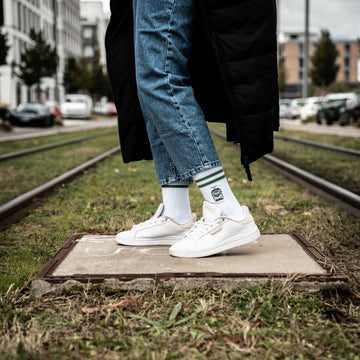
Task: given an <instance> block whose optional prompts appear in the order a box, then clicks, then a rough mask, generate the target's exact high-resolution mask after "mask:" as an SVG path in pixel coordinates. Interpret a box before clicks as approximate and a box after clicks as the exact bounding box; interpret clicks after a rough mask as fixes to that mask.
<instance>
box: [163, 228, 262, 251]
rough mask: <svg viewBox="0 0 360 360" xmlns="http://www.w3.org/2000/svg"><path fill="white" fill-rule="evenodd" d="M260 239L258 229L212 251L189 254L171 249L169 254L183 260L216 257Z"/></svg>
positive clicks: (230, 240)
mask: <svg viewBox="0 0 360 360" xmlns="http://www.w3.org/2000/svg"><path fill="white" fill-rule="evenodd" d="M259 237H260V231H259V229H258V228H257V227H256V229H254V231H253V232H251V233H249V234H247V235H246V236H244V235H242V236H241V237H233V238H232V239H229V241H228V242H226V243H225V244H222V245H219V246H216V247H213V248H211V249H207V250H202V251H198V252H196V251H195V252H189V251H176V250H175V251H174V250H172V249H171V248H170V250H169V254H170V255H171V256H175V257H182V258H200V257H207V256H211V255H215V254H218V253H221V252H223V251H226V250H230V249H233V248H236V247H239V246H244V245H246V244H250V243H252V242H255V241H256V240H257V239H258V238H259Z"/></svg>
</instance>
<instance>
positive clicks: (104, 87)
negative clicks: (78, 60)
mask: <svg viewBox="0 0 360 360" xmlns="http://www.w3.org/2000/svg"><path fill="white" fill-rule="evenodd" d="M91 62H92V66H91V77H90V88H89V90H90V93H91V94H92V95H93V96H94V97H95V98H96V99H100V98H101V97H102V96H108V95H109V87H110V85H109V79H108V76H107V74H106V73H105V72H104V68H103V65H102V64H101V62H100V50H99V46H97V47H96V49H95V55H94V57H93V58H92V59H91Z"/></svg>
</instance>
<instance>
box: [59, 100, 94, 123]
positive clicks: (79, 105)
mask: <svg viewBox="0 0 360 360" xmlns="http://www.w3.org/2000/svg"><path fill="white" fill-rule="evenodd" d="M92 109H93V103H92V100H91V97H90V96H89V95H83V94H68V95H65V100H64V102H63V103H62V104H61V113H62V115H63V118H75V119H90V118H91V113H92Z"/></svg>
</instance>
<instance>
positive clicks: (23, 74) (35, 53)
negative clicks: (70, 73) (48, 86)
mask: <svg viewBox="0 0 360 360" xmlns="http://www.w3.org/2000/svg"><path fill="white" fill-rule="evenodd" d="M29 36H30V39H31V40H32V45H31V46H25V50H24V51H23V52H22V53H21V55H20V59H21V60H20V65H19V69H20V72H19V73H18V74H17V75H18V77H19V78H20V79H21V80H22V81H23V82H24V83H25V85H27V86H28V87H29V88H31V87H32V86H33V85H37V89H38V98H39V97H40V84H41V79H42V78H43V77H51V76H52V75H54V74H55V73H56V69H57V63H58V57H57V51H56V48H55V47H52V46H51V45H50V44H48V43H47V41H46V39H45V37H44V35H43V34H42V32H41V31H39V32H36V31H35V30H34V29H31V30H30V34H29Z"/></svg>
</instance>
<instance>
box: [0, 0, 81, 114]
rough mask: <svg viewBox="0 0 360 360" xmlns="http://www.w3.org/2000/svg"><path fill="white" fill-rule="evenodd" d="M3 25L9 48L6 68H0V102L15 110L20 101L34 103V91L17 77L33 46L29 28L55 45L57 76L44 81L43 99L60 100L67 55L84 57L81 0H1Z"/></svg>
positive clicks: (42, 83) (42, 84) (1, 22)
mask: <svg viewBox="0 0 360 360" xmlns="http://www.w3.org/2000/svg"><path fill="white" fill-rule="evenodd" d="M1 13H2V17H1V16H0V26H1V29H2V32H3V33H5V34H7V37H8V44H9V45H10V49H9V53H8V56H7V65H3V66H0V74H1V75H0V102H3V103H5V104H8V105H9V106H10V107H11V108H14V107H15V106H16V105H18V104H19V103H20V102H24V101H35V99H36V94H35V89H28V88H27V86H25V85H24V84H23V83H22V82H21V80H20V79H19V78H18V77H17V75H16V74H17V71H18V66H19V64H20V61H21V60H20V58H21V53H22V52H23V51H24V49H25V47H26V46H28V45H31V40H30V38H29V32H30V29H32V28H33V29H35V30H36V31H39V30H41V31H42V32H43V34H44V36H45V38H46V40H47V41H48V42H49V43H50V44H51V45H52V46H56V48H57V53H58V58H59V63H58V69H57V74H55V75H54V76H53V77H52V78H43V79H42V80H41V98H42V100H45V99H55V100H58V101H61V100H62V98H63V95H64V89H63V86H62V77H63V71H64V64H65V60H66V58H67V57H68V56H70V55H72V56H75V57H76V56H81V27H80V4H79V0H0V14H1Z"/></svg>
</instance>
